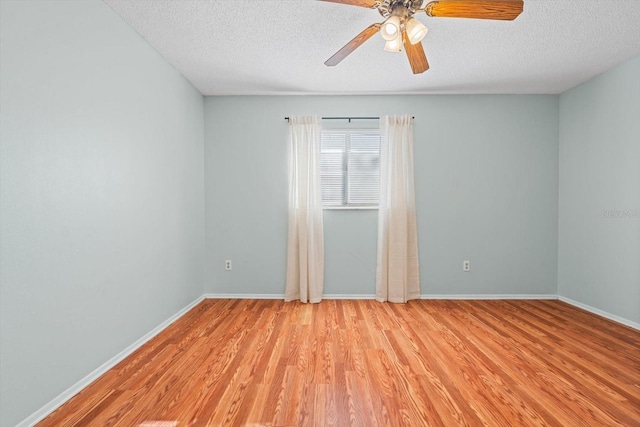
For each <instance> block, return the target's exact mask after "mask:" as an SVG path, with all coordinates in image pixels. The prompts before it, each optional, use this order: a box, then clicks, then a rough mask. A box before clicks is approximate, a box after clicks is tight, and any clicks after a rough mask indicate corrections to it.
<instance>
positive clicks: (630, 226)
mask: <svg viewBox="0 0 640 427" xmlns="http://www.w3.org/2000/svg"><path fill="white" fill-rule="evenodd" d="M639 76H640V57H638V58H635V59H633V60H631V61H628V62H626V63H625V64H623V65H621V66H619V67H617V68H615V69H613V70H611V71H609V72H607V73H605V74H602V75H601V76H599V77H596V78H595V79H593V80H591V81H589V82H587V83H585V84H582V85H580V86H578V87H576V88H574V89H571V90H570V91H568V92H566V93H564V94H562V96H561V97H560V233H559V251H558V252H559V253H558V258H559V261H558V263H559V264H558V293H559V295H561V296H563V297H567V298H571V299H573V300H575V301H578V302H580V303H582V304H587V305H590V306H592V307H595V308H597V309H600V310H604V311H606V312H608V313H611V314H614V315H617V316H620V317H622V318H624V319H627V320H631V321H633V322H636V323H640V78H638V77H639ZM612 212H613V213H612Z"/></svg>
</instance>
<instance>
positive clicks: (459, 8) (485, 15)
mask: <svg viewBox="0 0 640 427" xmlns="http://www.w3.org/2000/svg"><path fill="white" fill-rule="evenodd" d="M523 8H524V2H523V0H441V1H432V2H431V3H429V4H427V6H426V7H425V12H426V13H427V15H429V16H432V17H435V18H474V19H499V20H504V21H513V20H514V19H516V18H517V17H518V15H520V13H522V9H523Z"/></svg>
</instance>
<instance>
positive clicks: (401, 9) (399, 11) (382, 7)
mask: <svg viewBox="0 0 640 427" xmlns="http://www.w3.org/2000/svg"><path fill="white" fill-rule="evenodd" d="M422 3H423V0H380V2H378V3H377V4H376V5H375V6H374V7H375V8H376V9H378V12H380V15H382V16H383V17H385V18H388V17H389V16H391V15H394V14H396V15H399V16H401V17H403V18H406V17H409V16H412V15H413V14H414V13H416V11H418V10H419V9H420V8H421V7H422Z"/></svg>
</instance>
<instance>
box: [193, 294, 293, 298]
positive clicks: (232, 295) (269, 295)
mask: <svg viewBox="0 0 640 427" xmlns="http://www.w3.org/2000/svg"><path fill="white" fill-rule="evenodd" d="M202 297H203V298H205V299H284V294H204V295H203V296H202Z"/></svg>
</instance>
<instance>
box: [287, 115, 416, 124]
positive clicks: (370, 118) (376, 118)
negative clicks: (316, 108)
mask: <svg viewBox="0 0 640 427" xmlns="http://www.w3.org/2000/svg"><path fill="white" fill-rule="evenodd" d="M411 118H412V119H415V117H413V116H411ZM284 119H285V120H287V121H289V117H285V118H284ZM379 119H380V117H323V118H322V120H349V123H351V120H379Z"/></svg>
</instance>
